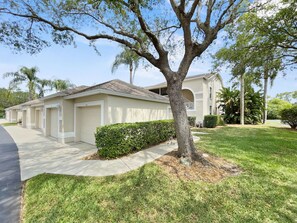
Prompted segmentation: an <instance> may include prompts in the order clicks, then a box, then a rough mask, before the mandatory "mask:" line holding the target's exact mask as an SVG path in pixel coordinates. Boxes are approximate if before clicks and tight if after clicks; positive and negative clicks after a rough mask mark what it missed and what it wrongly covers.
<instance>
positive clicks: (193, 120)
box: [188, 116, 196, 127]
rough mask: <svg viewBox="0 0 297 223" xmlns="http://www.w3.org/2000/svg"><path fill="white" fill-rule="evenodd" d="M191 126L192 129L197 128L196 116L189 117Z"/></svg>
mask: <svg viewBox="0 0 297 223" xmlns="http://www.w3.org/2000/svg"><path fill="white" fill-rule="evenodd" d="M188 121H189V125H190V126H192V127H195V126H196V117H195V116H190V117H188Z"/></svg>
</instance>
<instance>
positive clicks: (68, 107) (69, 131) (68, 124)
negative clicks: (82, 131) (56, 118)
mask: <svg viewBox="0 0 297 223" xmlns="http://www.w3.org/2000/svg"><path fill="white" fill-rule="evenodd" d="M62 117H63V118H62V123H61V130H62V134H63V137H62V138H63V139H64V142H71V141H74V100H71V99H70V100H63V102H62Z"/></svg>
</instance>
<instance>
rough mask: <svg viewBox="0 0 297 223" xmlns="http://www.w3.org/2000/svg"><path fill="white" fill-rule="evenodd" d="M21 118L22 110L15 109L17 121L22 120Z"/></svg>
mask: <svg viewBox="0 0 297 223" xmlns="http://www.w3.org/2000/svg"><path fill="white" fill-rule="evenodd" d="M22 120H23V112H22V110H18V111H17V122H19V121H22Z"/></svg>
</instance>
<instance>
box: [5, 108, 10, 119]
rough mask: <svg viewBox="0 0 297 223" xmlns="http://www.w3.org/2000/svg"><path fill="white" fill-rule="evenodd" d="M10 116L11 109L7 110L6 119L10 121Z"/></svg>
mask: <svg viewBox="0 0 297 223" xmlns="http://www.w3.org/2000/svg"><path fill="white" fill-rule="evenodd" d="M9 118H10V110H5V119H6V120H7V121H9Z"/></svg>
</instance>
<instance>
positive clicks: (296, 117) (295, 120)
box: [280, 105, 297, 129]
mask: <svg viewBox="0 0 297 223" xmlns="http://www.w3.org/2000/svg"><path fill="white" fill-rule="evenodd" d="M280 116H281V120H282V122H283V123H285V124H288V125H289V126H291V128H292V129H296V128H297V105H294V106H293V107H291V108H286V109H283V110H281V111H280Z"/></svg>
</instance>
